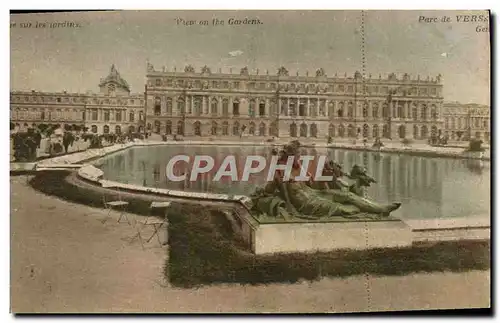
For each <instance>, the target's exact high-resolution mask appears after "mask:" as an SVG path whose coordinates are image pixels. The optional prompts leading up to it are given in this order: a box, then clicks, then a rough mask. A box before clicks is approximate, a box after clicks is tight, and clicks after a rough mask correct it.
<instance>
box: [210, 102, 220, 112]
mask: <svg viewBox="0 0 500 323" xmlns="http://www.w3.org/2000/svg"><path fill="white" fill-rule="evenodd" d="M218 104H219V103H218V102H217V99H212V103H211V105H210V112H211V113H212V115H214V116H216V115H217V113H218V111H217V110H218V109H217V108H218Z"/></svg>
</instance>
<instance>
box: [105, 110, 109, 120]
mask: <svg viewBox="0 0 500 323" xmlns="http://www.w3.org/2000/svg"><path fill="white" fill-rule="evenodd" d="M104 121H109V111H104Z"/></svg>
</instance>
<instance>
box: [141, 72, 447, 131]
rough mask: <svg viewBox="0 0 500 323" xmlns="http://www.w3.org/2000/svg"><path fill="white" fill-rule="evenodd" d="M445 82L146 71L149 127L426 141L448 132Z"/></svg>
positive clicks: (438, 79) (406, 77) (356, 76)
mask: <svg viewBox="0 0 500 323" xmlns="http://www.w3.org/2000/svg"><path fill="white" fill-rule="evenodd" d="M442 88H443V85H442V80H441V76H440V75H439V76H437V77H436V78H433V79H430V78H427V79H426V80H422V79H420V77H418V78H413V79H412V78H411V77H410V76H409V75H408V74H404V75H403V76H400V77H398V76H396V75H395V74H394V73H392V74H390V75H388V76H387V77H384V78H382V76H380V75H379V76H378V78H372V77H371V75H370V76H369V77H362V75H361V73H359V72H356V73H355V74H354V75H353V76H347V75H344V76H343V77H339V76H337V75H335V76H332V77H328V76H327V75H326V74H325V71H324V70H323V69H318V70H317V71H316V73H315V74H314V75H309V74H308V73H307V74H306V75H301V76H299V75H298V73H297V74H296V75H290V74H289V72H288V71H287V70H286V69H285V68H284V67H281V68H280V69H279V70H278V72H277V73H274V74H273V75H271V74H269V72H265V73H264V74H262V73H259V71H256V72H255V73H250V72H249V70H248V69H247V68H246V67H245V68H242V69H241V70H240V71H239V73H233V72H232V70H231V71H230V73H221V71H220V70H219V71H218V72H217V73H213V72H212V71H211V69H210V68H209V67H207V66H205V67H203V68H202V69H201V71H199V72H197V71H195V69H194V68H193V67H192V66H190V65H189V66H186V67H185V68H184V70H183V71H179V72H178V71H176V70H174V71H166V70H165V68H163V69H162V70H155V69H154V67H153V65H151V64H149V63H148V66H147V83H146V126H147V129H148V130H149V131H152V132H154V133H161V134H168V135H170V134H180V135H185V136H206V137H209V136H214V137H215V136H217V137H220V136H222V137H223V136H240V135H241V134H244V135H249V136H261V137H265V136H277V137H278V136H279V137H313V138H326V137H328V136H331V137H341V138H349V137H351V138H355V137H365V138H376V137H384V138H393V139H398V138H414V139H427V138H429V136H430V135H431V134H432V133H436V134H437V133H438V131H439V130H441V129H442V126H443V117H442V107H443V97H442Z"/></svg>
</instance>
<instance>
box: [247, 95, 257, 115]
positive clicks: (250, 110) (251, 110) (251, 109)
mask: <svg viewBox="0 0 500 323" xmlns="http://www.w3.org/2000/svg"><path fill="white" fill-rule="evenodd" d="M248 115H249V116H250V117H251V118H253V117H255V100H254V99H251V100H250V105H249V106H248Z"/></svg>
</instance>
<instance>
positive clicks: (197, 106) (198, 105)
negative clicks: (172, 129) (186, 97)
mask: <svg viewBox="0 0 500 323" xmlns="http://www.w3.org/2000/svg"><path fill="white" fill-rule="evenodd" d="M201 112H202V111H201V98H195V99H194V114H195V115H197V116H199V115H201Z"/></svg>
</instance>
